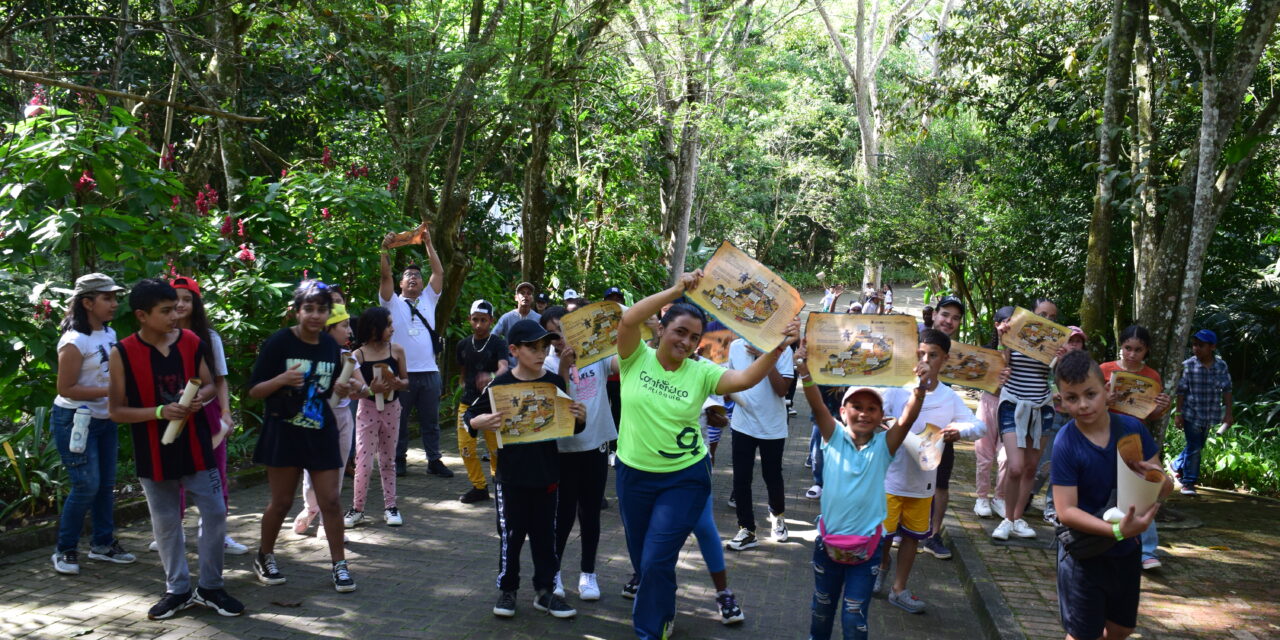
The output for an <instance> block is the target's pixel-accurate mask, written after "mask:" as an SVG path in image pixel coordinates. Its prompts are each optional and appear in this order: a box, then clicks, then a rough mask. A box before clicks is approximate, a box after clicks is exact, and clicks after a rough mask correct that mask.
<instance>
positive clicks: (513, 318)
mask: <svg viewBox="0 0 1280 640" xmlns="http://www.w3.org/2000/svg"><path fill="white" fill-rule="evenodd" d="M541 319H542V315H541V314H539V313H538V312H537V311H534V310H533V308H530V309H529V315H527V316H523V317H522V316H521V315H520V312H519V311H518V310H516V309H512V310H510V311H508V312H506V313H504V314H502V317H501V318H498V324H495V325H493V332H494V333H496V334H498V335H500V336H502V339H503V340H506V339H507V332H508V331H511V327H514V326H515V324H516V323H517V322H520V321H521V320H532V321H534V322H538V321H539V320H541Z"/></svg>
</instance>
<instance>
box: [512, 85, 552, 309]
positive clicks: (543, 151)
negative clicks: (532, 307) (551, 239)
mask: <svg viewBox="0 0 1280 640" xmlns="http://www.w3.org/2000/svg"><path fill="white" fill-rule="evenodd" d="M555 115H556V113H555V109H554V108H553V106H552V104H551V103H550V102H544V103H543V106H542V107H541V108H540V109H539V110H538V112H537V115H536V116H535V118H534V119H533V122H531V123H530V127H531V128H532V133H531V140H530V142H529V158H528V161H527V164H525V171H524V183H523V187H522V189H521V204H522V206H521V207H520V231H521V233H520V235H521V238H520V275H521V277H522V278H523V279H524V281H525V282H532V283H533V285H534V287H535V288H538V289H539V290H541V287H542V284H543V282H542V278H543V273H544V272H545V271H546V266H547V265H546V262H547V244H548V235H549V231H548V224H549V222H550V220H551V200H550V198H548V197H547V160H548V156H547V154H548V153H549V149H548V146H549V144H550V140H551V130H552V128H553V127H554V126H555Z"/></svg>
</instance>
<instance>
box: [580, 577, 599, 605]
mask: <svg viewBox="0 0 1280 640" xmlns="http://www.w3.org/2000/svg"><path fill="white" fill-rule="evenodd" d="M578 597H579V598H582V599H583V600H599V599H600V585H599V583H597V582H596V574H594V573H584V574H582V575H580V576H578Z"/></svg>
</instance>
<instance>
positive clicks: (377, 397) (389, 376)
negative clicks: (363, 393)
mask: <svg viewBox="0 0 1280 640" xmlns="http://www.w3.org/2000/svg"><path fill="white" fill-rule="evenodd" d="M395 377H396V376H395V374H394V373H391V366H390V365H388V364H387V363H385V362H379V363H378V364H375V365H373V379H374V380H375V381H382V382H387V383H390V382H391V380H393V379H394V378H395ZM395 399H396V392H394V391H387V392H385V393H375V394H373V400H374V402H376V403H377V405H378V411H382V409H383V408H384V407H386V406H387V403H388V402H391V401H392V400H395Z"/></svg>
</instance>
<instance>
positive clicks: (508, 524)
mask: <svg viewBox="0 0 1280 640" xmlns="http://www.w3.org/2000/svg"><path fill="white" fill-rule="evenodd" d="M559 338H560V336H559V335H558V334H555V333H551V332H550V331H547V330H546V329H543V328H542V326H541V325H539V324H538V323H537V321H534V320H527V319H526V320H520V321H517V322H516V323H515V324H513V325H512V326H511V330H510V331H509V332H508V333H507V340H508V342H510V345H509V346H508V347H507V348H508V350H509V351H510V353H511V355H512V356H513V357H514V358H515V360H516V366H515V368H514V369H512V370H510V371H507V372H505V373H503V374H501V375H499V376H497V377H495V378H494V379H493V382H490V383H489V387H490V388H492V387H495V386H502V385H511V384H518V383H522V382H545V383H550V384H553V385H555V386H556V387H557V388H559V389H560V390H561V391H567V389H566V388H565V383H564V378H562V377H560V375H559V374H555V373H551V372H550V371H546V370H544V369H543V363H544V362H545V361H546V359H547V352H548V351H549V350H550V348H551V343H552V342H553V341H555V340H559ZM494 409H495V407H493V406H491V404H490V400H489V393H487V390H486V392H482V393H481V394H480V396H479V398H477V399H476V402H475V404H473V405H471V407H469V408H468V409H467V411H466V413H464V414H462V420H463V422H464V423H465V424H466V425H467V428H468V429H470V430H471V436H472V437H473V438H474V437H475V436H476V434H477V433H479V432H480V431H497V430H498V429H500V428H501V427H502V423H503V419H504V415H503V413H502V411H501V410H500V409H499V410H497V411H495V410H494ZM570 410H571V411H572V413H573V416H574V418H575V421H576V425H575V430H574V433H575V434H578V433H582V431H583V430H584V429H585V428H586V418H587V410H586V407H584V406H583V405H582V404H581V403H578V402H574V403H573V405H572V406H571V408H570ZM559 482H560V452H559V448H558V447H557V445H556V441H555V440H542V441H538V442H527V443H523V444H507V445H505V446H503V447H502V451H501V452H500V453H499V455H498V475H497V477H496V478H495V480H494V489H495V492H496V494H497V495H496V498H497V499H496V500H495V502H496V504H497V509H498V538H499V546H498V590H499V594H498V601H497V603H496V604H494V606H493V615H495V616H499V617H502V618H510V617H512V616H515V615H516V591H517V590H518V589H519V588H520V550H521V548H523V547H524V541H525V538H526V537H528V539H529V547H530V551H532V555H533V588H534V589H535V590H536V591H537V596H536V597H535V598H534V601H533V607H534V608H535V609H537V610H538V611H546V612H547V613H550V614H551V615H552V616H555V617H557V618H572V617H573V616H576V615H578V612H577V611H576V610H575V609H574V608H573V607H570V606H569V603H567V602H565V600H564V597H563V596H560V595H557V594H556V593H555V577H556V573H557V572H559V571H560V566H559V565H560V559H559V558H558V557H557V556H556V546H555V545H556V525H555V520H556V500H557V498H558V491H557V485H558V484H559Z"/></svg>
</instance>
